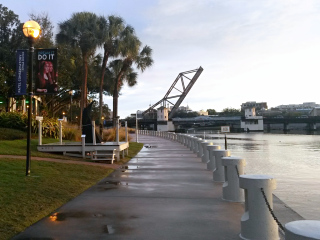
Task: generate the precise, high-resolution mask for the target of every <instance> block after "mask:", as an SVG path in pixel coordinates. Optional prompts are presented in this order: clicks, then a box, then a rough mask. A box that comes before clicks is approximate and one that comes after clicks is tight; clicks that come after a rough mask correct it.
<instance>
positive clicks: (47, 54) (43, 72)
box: [34, 49, 59, 95]
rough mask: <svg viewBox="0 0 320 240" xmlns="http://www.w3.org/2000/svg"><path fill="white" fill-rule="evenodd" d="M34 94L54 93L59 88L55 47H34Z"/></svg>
mask: <svg viewBox="0 0 320 240" xmlns="http://www.w3.org/2000/svg"><path fill="white" fill-rule="evenodd" d="M35 53H36V54H35V55H36V59H37V60H36V71H35V72H36V75H35V91H34V93H35V95H40V94H54V93H57V92H58V90H59V87H58V69H57V65H58V64H57V49H36V51H35Z"/></svg>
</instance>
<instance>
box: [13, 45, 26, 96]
mask: <svg viewBox="0 0 320 240" xmlns="http://www.w3.org/2000/svg"><path fill="white" fill-rule="evenodd" d="M27 56H28V51H27V50H17V53H16V92H15V93H16V95H26V94H27V91H26V90H27V69H28V57H27Z"/></svg>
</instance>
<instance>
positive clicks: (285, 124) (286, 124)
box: [283, 122, 289, 133]
mask: <svg viewBox="0 0 320 240" xmlns="http://www.w3.org/2000/svg"><path fill="white" fill-rule="evenodd" d="M288 125H289V123H287V122H284V123H283V132H284V133H287V132H288V131H289V128H288Z"/></svg>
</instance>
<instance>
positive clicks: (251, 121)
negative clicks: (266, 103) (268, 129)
mask: <svg viewBox="0 0 320 240" xmlns="http://www.w3.org/2000/svg"><path fill="white" fill-rule="evenodd" d="M244 114H245V116H244V118H243V117H242V118H241V123H240V125H241V128H242V129H243V130H244V131H246V132H250V131H263V117H262V116H256V110H255V108H246V109H245V112H244Z"/></svg>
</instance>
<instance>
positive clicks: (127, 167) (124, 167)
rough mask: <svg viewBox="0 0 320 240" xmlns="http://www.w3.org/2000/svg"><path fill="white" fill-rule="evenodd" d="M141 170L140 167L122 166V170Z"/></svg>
mask: <svg viewBox="0 0 320 240" xmlns="http://www.w3.org/2000/svg"><path fill="white" fill-rule="evenodd" d="M138 168H139V166H131V165H130V166H127V165H126V166H121V169H129V170H132V169H138Z"/></svg>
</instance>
